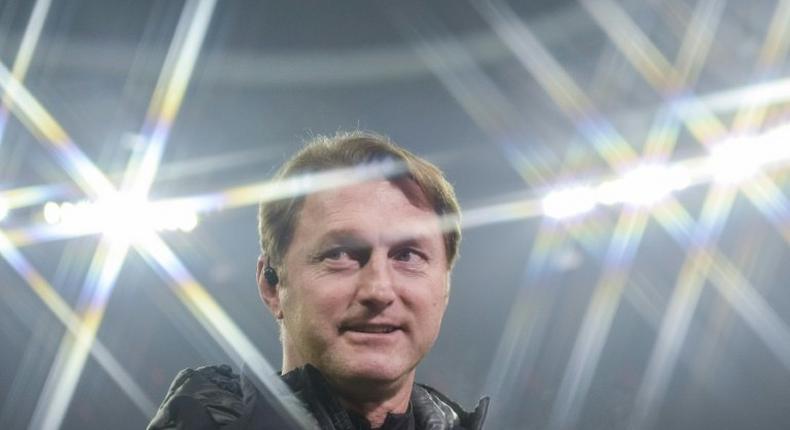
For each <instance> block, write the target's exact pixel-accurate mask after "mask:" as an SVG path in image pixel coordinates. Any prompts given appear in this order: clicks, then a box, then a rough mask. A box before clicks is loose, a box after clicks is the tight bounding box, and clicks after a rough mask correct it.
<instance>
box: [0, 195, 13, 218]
mask: <svg viewBox="0 0 790 430" xmlns="http://www.w3.org/2000/svg"><path fill="white" fill-rule="evenodd" d="M10 210H11V209H10V208H9V207H8V203H6V201H5V199H3V198H0V221H2V220H4V219H5V217H7V216H8V212H9V211H10Z"/></svg>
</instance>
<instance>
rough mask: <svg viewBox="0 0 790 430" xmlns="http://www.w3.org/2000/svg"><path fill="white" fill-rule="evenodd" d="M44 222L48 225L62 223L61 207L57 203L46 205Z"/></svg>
mask: <svg viewBox="0 0 790 430" xmlns="http://www.w3.org/2000/svg"><path fill="white" fill-rule="evenodd" d="M44 221H46V223H47V224H58V223H60V205H58V204H57V203H55V202H47V203H45V204H44Z"/></svg>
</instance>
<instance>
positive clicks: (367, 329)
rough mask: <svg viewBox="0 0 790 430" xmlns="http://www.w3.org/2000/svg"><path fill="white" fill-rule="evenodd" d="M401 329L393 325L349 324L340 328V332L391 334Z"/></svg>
mask: <svg viewBox="0 0 790 430" xmlns="http://www.w3.org/2000/svg"><path fill="white" fill-rule="evenodd" d="M396 330H400V327H399V326H397V325H392V324H349V325H343V326H340V332H341V333H342V332H354V333H369V334H389V333H393V332H395V331H396Z"/></svg>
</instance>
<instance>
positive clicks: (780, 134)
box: [759, 124, 790, 164]
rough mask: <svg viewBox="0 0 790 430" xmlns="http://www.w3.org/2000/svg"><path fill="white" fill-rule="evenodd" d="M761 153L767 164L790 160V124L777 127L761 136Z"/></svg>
mask: <svg viewBox="0 0 790 430" xmlns="http://www.w3.org/2000/svg"><path fill="white" fill-rule="evenodd" d="M760 146H761V148H760V149H759V151H760V152H761V153H763V156H762V157H761V158H762V162H763V163H765V164H768V163H772V162H776V161H784V160H788V159H790V124H787V125H783V126H780V127H776V128H774V129H771V130H769V131H768V132H766V133H765V134H763V135H762V136H760Z"/></svg>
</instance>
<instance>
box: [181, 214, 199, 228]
mask: <svg viewBox="0 0 790 430" xmlns="http://www.w3.org/2000/svg"><path fill="white" fill-rule="evenodd" d="M197 225H198V217H197V214H196V213H194V212H187V213H185V214H184V215H183V216H182V217H181V220H180V222H179V224H178V229H179V230H181V231H183V232H185V233H189V232H190V231H192V230H194V229H195V227H197Z"/></svg>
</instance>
